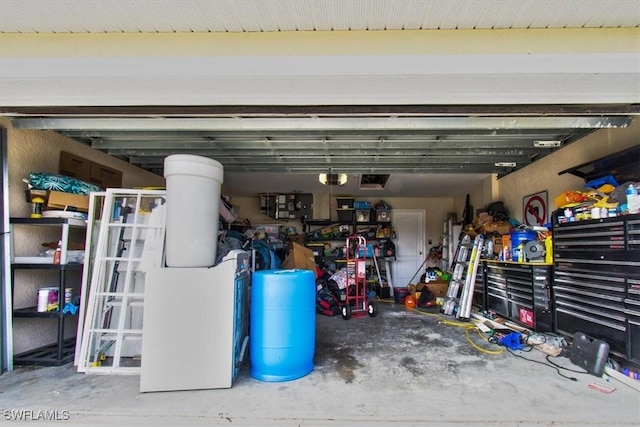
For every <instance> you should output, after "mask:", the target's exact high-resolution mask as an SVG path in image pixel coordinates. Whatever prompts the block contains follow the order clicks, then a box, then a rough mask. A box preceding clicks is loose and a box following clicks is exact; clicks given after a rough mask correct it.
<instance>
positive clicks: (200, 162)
mask: <svg viewBox="0 0 640 427" xmlns="http://www.w3.org/2000/svg"><path fill="white" fill-rule="evenodd" d="M170 175H194V176H203V177H206V178H212V179H215V180H216V181H220V182H221V183H222V182H223V177H224V167H223V166H222V163H220V162H218V161H217V160H214V159H210V158H209V157H202V156H195V155H193V154H172V155H170V156H168V157H165V159H164V177H165V178H166V177H168V176H170Z"/></svg>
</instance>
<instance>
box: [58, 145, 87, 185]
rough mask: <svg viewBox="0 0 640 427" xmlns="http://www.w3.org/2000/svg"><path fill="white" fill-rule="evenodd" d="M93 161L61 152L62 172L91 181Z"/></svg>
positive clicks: (62, 173)
mask: <svg viewBox="0 0 640 427" xmlns="http://www.w3.org/2000/svg"><path fill="white" fill-rule="evenodd" d="M91 163H92V162H91V161H90V160H87V159H83V158H82V157H78V156H76V155H75V154H72V153H67V152H66V151H62V152H61V153H60V174H61V175H66V176H71V177H73V178H76V179H79V180H81V181H84V182H89V178H90V177H91Z"/></svg>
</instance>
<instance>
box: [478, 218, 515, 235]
mask: <svg viewBox="0 0 640 427" xmlns="http://www.w3.org/2000/svg"><path fill="white" fill-rule="evenodd" d="M510 229H511V224H509V223H508V222H506V221H490V222H487V223H484V224H482V233H483V234H494V233H497V234H508V233H509V230H510Z"/></svg>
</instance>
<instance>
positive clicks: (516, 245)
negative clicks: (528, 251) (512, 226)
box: [510, 230, 538, 261]
mask: <svg viewBox="0 0 640 427" xmlns="http://www.w3.org/2000/svg"><path fill="white" fill-rule="evenodd" d="M510 237H511V260H512V261H520V260H521V258H522V257H521V256H520V252H521V251H522V249H523V247H524V244H525V243H526V242H528V241H530V240H537V239H538V234H537V233H536V232H535V231H531V230H524V231H515V232H513V233H511V234H510ZM521 244H522V247H521V246H520V245H521Z"/></svg>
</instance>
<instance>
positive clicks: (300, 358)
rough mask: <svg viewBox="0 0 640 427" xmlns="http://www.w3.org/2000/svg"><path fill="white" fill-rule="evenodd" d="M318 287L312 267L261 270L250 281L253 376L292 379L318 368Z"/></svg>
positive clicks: (272, 379)
mask: <svg viewBox="0 0 640 427" xmlns="http://www.w3.org/2000/svg"><path fill="white" fill-rule="evenodd" d="M315 306H316V286H315V276H314V274H313V272H312V271H310V270H262V271H256V272H254V273H253V275H252V280H251V310H250V320H249V324H250V331H249V335H250V338H249V343H250V344H249V356H250V361H251V371H250V373H251V376H252V377H253V378H256V379H258V380H261V381H274V382H277V381H290V380H295V379H297V378H300V377H303V376H305V375H307V374H308V373H309V372H311V371H312V370H313V355H314V352H315V339H316V311H315Z"/></svg>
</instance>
